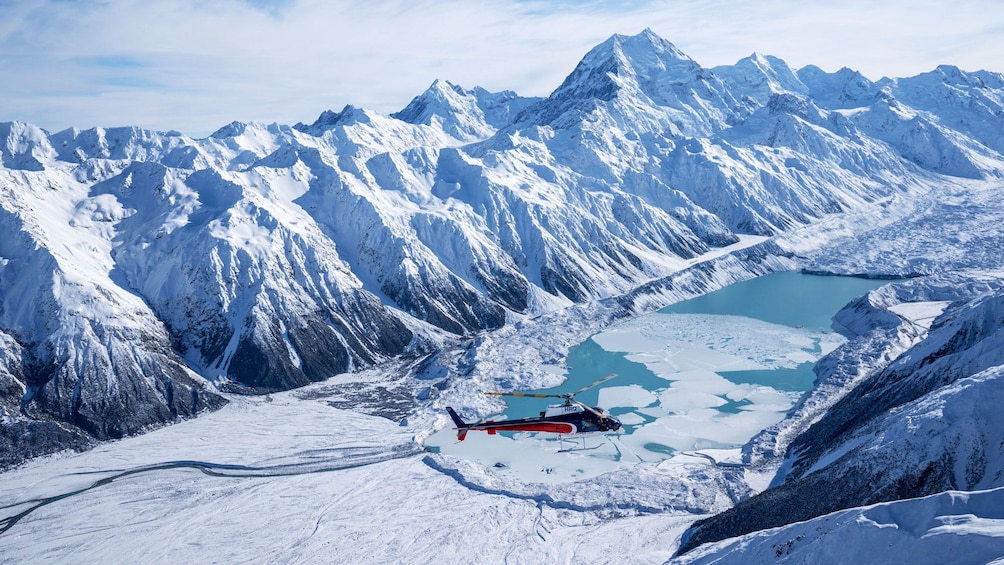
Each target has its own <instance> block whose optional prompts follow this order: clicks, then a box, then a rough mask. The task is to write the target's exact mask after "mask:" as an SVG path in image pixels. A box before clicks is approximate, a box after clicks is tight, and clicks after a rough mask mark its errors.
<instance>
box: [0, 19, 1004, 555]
mask: <svg viewBox="0 0 1004 565" xmlns="http://www.w3.org/2000/svg"><path fill="white" fill-rule="evenodd" d="M1002 112H1004V79H1002V77H1001V75H999V74H995V73H989V72H985V71H980V72H977V73H966V72H963V71H960V70H958V69H955V68H953V67H939V68H938V69H936V70H935V71H932V72H931V73H926V74H923V75H919V76H917V77H912V78H904V79H883V80H882V81H878V82H871V81H868V80H867V79H865V78H864V77H862V76H861V75H859V74H857V73H854V72H853V71H850V70H847V69H843V70H841V71H838V72H837V73H832V74H830V73H824V72H823V71H821V70H819V69H817V68H815V67H806V68H804V69H801V70H798V71H795V70H792V69H789V68H788V67H787V65H785V64H784V62H783V61H780V60H778V59H775V58H772V57H764V56H761V55H753V56H751V57H749V58H748V59H744V60H742V61H740V62H739V63H737V64H736V65H735V66H731V67H716V68H713V69H706V68H702V67H700V66H699V65H698V64H697V63H695V62H694V61H692V60H690V59H689V57H687V56H686V55H684V54H683V53H680V52H679V51H678V50H677V49H676V48H675V47H674V46H672V45H671V44H669V43H668V42H665V41H664V40H662V39H661V38H658V37H657V36H655V35H654V34H652V33H651V32H649V31H646V32H643V33H642V34H639V35H637V36H633V37H626V36H615V37H613V38H611V39H610V40H609V41H607V42H605V43H603V44H601V45H599V46H597V47H596V48H595V49H594V50H592V51H591V52H590V53H589V54H587V55H586V57H585V58H584V59H583V60H582V62H581V63H580V64H579V65H578V67H576V69H575V70H574V71H573V72H572V74H570V75H569V76H568V78H567V79H566V80H565V82H564V83H563V84H562V85H561V86H560V87H559V88H558V89H557V90H555V92H554V93H553V94H552V95H551V96H550V97H548V98H545V99H529V98H522V97H519V96H518V95H516V94H514V93H511V92H503V93H489V92H486V91H484V90H483V89H473V90H465V89H463V88H460V87H457V86H455V85H451V84H449V83H447V82H445V81H437V82H436V83H434V84H433V85H432V86H431V87H430V89H429V90H428V91H427V92H426V93H424V94H422V95H421V96H419V97H416V99H415V100H414V101H413V102H412V103H411V104H410V105H409V106H408V107H406V108H405V109H403V110H402V111H401V112H399V113H397V114H394V115H392V116H383V115H379V114H376V113H373V112H368V111H366V110H361V109H358V108H352V107H347V108H346V109H344V110H343V111H341V112H331V111H328V112H325V113H323V114H322V115H321V116H320V117H319V118H318V120H317V121H316V122H315V123H313V124H310V125H305V124H297V125H296V126H293V127H288V126H282V125H277V124H272V125H265V124H253V123H252V124H243V123H237V122H235V123H233V124H230V125H228V126H226V127H224V128H221V129H220V130H219V131H217V132H216V133H215V134H213V135H212V136H210V137H209V138H206V139H201V140H194V139H190V138H187V137H186V136H183V135H180V134H176V133H171V132H167V133H160V132H149V131H143V130H138V129H129V128H123V129H115V130H105V129H101V128H98V129H94V130H87V131H78V130H67V131H64V132H58V133H49V132H46V131H44V130H41V129H39V128H35V127H34V126H31V125H28V124H22V123H16V122H15V123H11V124H2V125H0V141H3V142H4V144H3V145H0V157H2V167H0V464H3V465H4V466H5V467H8V470H6V471H4V472H3V474H2V475H0V476H2V480H0V562H7V561H10V562H39V561H46V560H54V561H66V560H71V559H72V560H75V561H81V562H98V563H105V562H108V563H110V562H123V561H126V562H167V561H172V562H173V561H179V560H183V561H193V562H204V561H220V562H276V561H282V562H311V563H312V562H331V561H339V562H360V563H369V562H432V561H442V560H450V561H455V562H461V563H494V562H511V563H512V562H515V563H524V562H525V563H536V562H572V561H578V560H581V559H588V560H590V561H594V562H596V561H598V562H611V563H622V562H632V563H635V562H636V563H656V562H664V561H667V560H670V559H671V558H673V556H674V555H675V554H676V553H677V552H678V551H679V550H681V548H683V549H685V550H689V549H692V548H696V549H693V551H692V552H689V553H685V554H683V555H682V556H680V557H679V559H681V560H683V561H687V562H715V561H716V560H718V559H724V560H725V562H749V561H750V560H758V561H759V560H762V561H768V560H779V561H784V560H790V561H793V562H820V561H822V560H824V558H825V560H827V561H830V562H839V561H846V562H859V561H860V557H861V556H862V555H869V556H877V558H878V559H879V560H883V561H891V562H895V561H904V560H907V559H909V560H910V561H912V562H918V563H934V562H942V561H940V559H941V558H943V556H945V555H951V556H952V557H954V558H956V560H957V561H958V562H987V561H991V560H993V559H997V558H1002V557H1004V525H1002V523H1004V522H1002V518H1001V516H1000V511H999V507H1000V505H999V504H997V502H999V500H998V499H999V498H1000V494H999V489H1000V488H1004V471H1002V470H1004V451H1002V449H1004V448H1002V446H1004V443H1002V439H1001V438H1002V437H1004V421H1002V420H1001V416H1000V413H999V406H1000V401H1001V398H1000V396H1001V391H1004V388H1002V387H1001V386H1000V378H999V377H1000V373H1001V369H1000V368H1001V367H1002V366H1004V358H1002V357H1001V353H1000V352H1001V351H1004V343H1001V341H1002V340H1004V336H1002V332H1001V331H1000V329H1001V327H1004V314H1002V313H1004V306H1002V303H1004V298H1002V292H1004V290H1002V288H1004V252H1001V250H1002V249H1004V201H1002V199H1001V198H1000V194H1001V191H1002V189H1004V175H1002V171H1004V155H1002V153H1001V152H1002V151H1004V145H1002V142H1001V140H1002V139H1004V136H1002V135H1001V133H1000V132H1001V131H1002V130H1001V128H1002V127H1004V126H1002V124H1004V118H1002V115H1004V113H1002ZM800 269H803V270H805V271H807V272H813V273H827V274H844V275H866V276H870V277H875V278H881V279H889V280H892V279H902V278H909V280H896V281H895V282H891V283H890V284H888V285H886V286H883V287H882V288H879V289H877V290H874V291H871V292H869V293H867V294H866V295H864V296H861V297H859V298H856V299H854V300H852V301H851V302H850V303H849V304H848V305H847V306H846V307H844V308H843V309H842V310H840V311H839V312H837V313H836V314H835V317H834V328H835V329H836V330H837V331H838V332H839V333H840V339H839V340H832V342H829V341H827V339H828V338H826V337H825V336H821V335H819V334H815V333H812V332H811V331H810V330H806V329H797V328H792V329H788V330H783V331H781V330H778V329H777V328H773V327H771V326H770V325H762V324H757V323H753V322H741V323H738V324H732V325H731V326H729V330H728V331H729V338H730V339H732V338H736V339H735V341H734V342H730V343H731V344H732V346H734V347H735V348H737V349H736V350H731V351H726V350H724V349H723V350H722V351H715V352H711V351H710V350H709V349H703V350H702V349H700V348H698V347H696V346H694V343H698V342H700V341H701V340H704V342H708V341H709V340H717V341H718V342H720V341H722V339H721V338H722V335H721V334H718V333H715V332H714V331H707V326H709V325H722V326H726V325H728V324H726V323H725V322H724V321H722V320H717V319H711V318H704V319H701V320H700V321H697V322H694V323H692V324H691V325H689V326H688V325H687V323H685V322H683V321H681V320H680V319H673V318H671V317H670V318H666V319H662V321H661V322H659V323H658V324H656V323H652V322H643V320H645V319H646V315H650V313H651V312H653V311H655V310H657V309H659V308H661V307H663V306H666V305H668V304H671V303H675V302H679V301H681V300H684V299H687V298H690V297H693V296H698V295H702V294H705V293H707V292H709V291H712V290H715V289H718V288H722V287H726V286H729V285H731V284H733V283H736V282H740V281H744V280H748V279H750V278H753V277H757V276H761V275H764V274H768V273H774V272H781V271H791V270H800ZM688 323H689V322H688ZM646 324H648V325H646ZM659 324H661V326H660V325H659ZM683 330H687V332H685V333H688V335H692V336H700V337H699V338H693V339H695V340H696V341H695V342H694V343H690V344H688V343H685V342H683V341H678V342H673V341H672V339H673V338H671V337H670V336H673V335H678V334H679V332H681V331H683ZM590 336H596V340H597V342H598V343H600V344H601V345H602V346H603V347H605V348H608V349H610V350H613V351H620V352H623V353H625V354H627V355H629V356H631V357H633V358H634V359H636V360H638V362H641V363H644V364H645V365H646V366H648V367H649V368H650V369H651V370H652V371H653V372H655V373H659V374H663V375H665V379H666V380H667V381H671V382H672V385H670V386H669V388H667V389H665V391H662V392H659V393H658V394H654V393H652V392H651V391H649V390H644V389H642V388H638V387H632V386H619V387H618V386H617V384H616V383H615V382H613V383H610V385H609V387H607V388H605V389H604V390H605V392H604V390H601V391H600V394H601V396H600V398H601V399H603V398H604V395H605V401H604V402H603V403H605V404H607V405H608V406H616V407H620V408H625V407H626V408H630V409H632V410H633V412H631V414H634V417H635V418H637V419H636V420H633V421H632V420H631V417H630V415H625V419H626V423H631V422H633V423H631V425H632V426H637V429H633V430H632V431H633V432H634V434H631V435H621V436H616V437H610V438H596V439H593V440H591V441H594V442H599V443H600V444H601V447H599V448H598V449H596V450H594V451H591V452H585V451H584V452H580V453H576V452H572V453H555V452H556V451H557V449H558V447H559V446H558V445H556V442H554V441H544V440H542V439H541V438H536V437H523V438H518V439H519V441H516V440H514V439H512V438H505V437H502V436H499V437H490V436H487V435H484V434H482V435H478V436H475V435H474V433H472V435H471V436H470V437H468V438H467V440H466V441H465V442H464V443H456V442H448V441H445V442H444V441H442V440H443V438H444V437H445V438H446V439H449V437H450V435H451V434H452V433H453V431H452V430H451V429H450V428H451V426H452V423H450V420H449V418H448V417H447V416H446V414H445V412H444V409H445V407H446V406H456V407H458V408H460V407H462V409H463V411H464V413H465V414H466V415H468V416H470V417H486V416H491V415H493V414H497V413H498V412H499V410H500V408H501V405H500V403H499V402H498V401H497V400H495V399H491V398H488V397H486V396H484V395H483V394H482V392H483V391H485V390H530V389H539V388H545V387H552V386H556V385H559V384H560V383H561V381H562V375H563V374H564V373H565V362H566V360H567V355H568V350H569V348H570V347H573V346H576V345H578V344H580V343H582V342H583V341H585V340H586V339H587V338H589V337H590ZM834 337H836V336H834ZM740 338H741V339H740ZM646 340H651V342H652V343H649V342H647V341H646ZM814 340H816V341H818V342H819V351H818V354H816V355H814V356H811V359H808V358H806V357H804V355H805V351H803V350H802V348H803V347H804V346H805V344H806V343H815V342H814ZM824 342H825V343H824ZM782 344H784V347H782V346H781V345H782ZM739 348H742V349H741V351H742V352H743V353H741V354H739V353H737V351H739V350H740V349H739ZM726 353H727V354H729V355H732V357H727V356H726V355H725V354H726ZM751 359H752V360H755V362H753V361H750V360H751ZM817 359H818V363H817V364H816V366H815V373H816V377H817V378H816V382H815V386H814V387H813V388H812V389H811V390H809V391H807V392H806V393H805V394H804V395H799V394H780V395H775V396H770V395H767V394H765V393H764V391H762V390H760V391H755V390H753V389H752V388H750V387H746V388H744V387H743V386H741V385H737V384H735V383H731V382H729V381H728V380H727V379H724V378H722V377H721V376H720V375H718V374H717V373H716V372H715V371H723V370H725V369H728V368H733V369H747V370H748V369H759V368H763V367H767V366H772V364H777V365H781V366H786V365H785V363H788V364H791V363H798V362H802V361H806V360H811V361H816V360H817ZM743 363H746V364H745V365H744V364H743ZM667 367H670V368H671V369H672V370H670V369H667ZM674 371H675V372H674ZM660 372H661V373H660ZM597 376H601V375H597ZM688 379H689V380H688ZM716 379H721V380H716ZM289 389H292V390H289ZM754 393H755V394H754ZM646 395H647V396H646ZM723 397H724V398H726V399H735V400H737V401H742V402H743V403H744V404H743V406H744V407H745V408H740V409H739V410H738V411H737V412H735V413H734V414H718V413H712V412H714V410H712V409H713V408H715V407H716V406H718V403H719V401H721V399H722V398H723ZM716 399H718V400H716ZM656 400H658V404H656V403H655V401H656ZM702 402H703V404H702ZM764 407H771V408H770V410H769V411H770V414H768V410H766V409H764ZM646 409H647V410H648V412H645V410H646ZM656 410H657V411H656ZM688 410H689V411H690V412H688ZM708 410H711V412H709V411H708ZM653 414H654V416H653ZM699 416H700V417H699ZM649 417H651V418H653V420H652V421H651V422H649V421H648V420H647V419H646V418H649ZM701 418H703V419H701ZM166 423H170V424H171V425H168V426H166V427H161V426H163V425H164V424H166ZM643 424H644V425H643ZM649 424H651V425H649ZM660 428H662V429H664V432H663V431H660ZM764 428H765V429H764ZM698 429H700V431H701V433H702V434H704V435H700V434H697V433H691V432H693V431H694V430H698ZM640 430H645V431H644V433H641V432H640ZM684 432H686V433H684ZM635 434H639V435H638V436H637V437H634V435H635ZM688 434H689V435H688ZM709 439H711V440H714V441H713V442H712V443H706V444H705V443H696V442H698V441H699V440H700V441H707V440H709ZM520 442H522V443H520ZM513 443H515V444H518V445H515V446H513V445H510V444H513ZM651 445H662V446H666V447H668V448H669V449H668V451H666V452H665V453H664V454H663V455H661V456H655V455H654V454H656V453H657V452H655V451H651V449H650V448H649V447H646V446H651ZM432 446H435V447H436V449H430V448H431V447H432ZM706 446H711V447H713V448H711V449H701V448H702V447H706ZM723 446H724V447H723ZM74 450H80V451H81V452H79V453H78V452H75V451H74ZM646 451H647V452H648V453H646ZM625 453H634V454H635V455H636V457H634V458H631V457H624V456H623V455H624V454H625ZM650 454H653V455H650ZM615 455H616V456H615ZM499 462H501V463H503V465H501V466H499V467H495V466H494V464H493V463H499ZM698 521H700V522H698ZM796 521H797V522H800V523H798V524H794V525H792V522H796ZM695 522H696V523H697V524H696V525H695ZM768 528H773V529H768ZM722 540H725V541H722ZM704 543H707V544H708V545H700V544H704ZM698 546H699V547H698ZM851 547H853V548H854V551H850V548H851ZM835 548H836V549H835ZM867 548H871V549H873V550H878V549H882V550H883V551H885V553H881V554H876V553H867ZM841 549H843V550H844V551H843V552H841V551H840V550H841ZM855 552H858V553H855ZM730 560H731V561H730Z"/></svg>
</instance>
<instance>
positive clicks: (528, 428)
mask: <svg viewBox="0 0 1004 565" xmlns="http://www.w3.org/2000/svg"><path fill="white" fill-rule="evenodd" d="M616 376H617V374H616V373H614V374H611V375H607V376H606V377H603V378H602V379H600V380H598V381H596V382H594V383H592V384H590V385H588V386H585V387H583V388H580V389H579V390H577V391H575V392H570V393H565V394H533V393H527V392H486V393H485V394H487V395H489V396H521V397H529V398H561V399H563V400H564V402H563V403H561V404H551V405H549V406H548V407H547V409H546V410H544V411H542V412H541V413H540V416H537V417H532V418H520V419H516V420H499V421H492V420H487V421H484V422H470V423H468V422H464V421H463V419H461V418H460V416H459V415H458V414H457V413H456V412H455V411H454V410H453V408H451V407H449V406H447V407H446V411H447V412H449V413H450V418H452V419H453V423H454V424H456V426H457V440H458V441H464V438H466V437H467V432H469V431H471V430H482V431H486V432H488V435H495V434H496V433H498V432H499V431H503V432H547V433H552V434H558V435H559V437H560V436H567V435H573V434H586V433H591V432H615V431H617V430H619V429H620V427H621V421H620V420H618V419H617V418H615V417H613V416H611V415H610V414H608V413H606V412H604V411H603V409H602V408H597V407H593V406H587V405H585V404H583V403H581V402H579V401H578V400H575V395H577V394H580V393H582V392H585V391H587V390H589V389H591V388H593V387H595V386H597V385H600V384H603V383H605V382H607V381H609V380H610V379H612V378H614V377H616Z"/></svg>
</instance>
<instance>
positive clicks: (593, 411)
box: [572, 398, 606, 420]
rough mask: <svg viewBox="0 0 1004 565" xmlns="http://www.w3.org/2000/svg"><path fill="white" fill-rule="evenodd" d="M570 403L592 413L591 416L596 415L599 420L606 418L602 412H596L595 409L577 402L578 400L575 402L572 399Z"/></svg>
mask: <svg viewBox="0 0 1004 565" xmlns="http://www.w3.org/2000/svg"><path fill="white" fill-rule="evenodd" d="M572 402H574V403H576V404H578V405H579V406H581V407H583V408H584V409H586V410H588V411H590V412H592V413H593V414H595V415H596V417H597V418H600V419H601V420H602V419H603V418H606V416H605V415H604V414H603V413H602V412H599V411H597V410H596V409H595V408H593V407H592V406H589V405H588V404H583V403H581V402H579V401H578V400H575V399H574V398H573V399H572Z"/></svg>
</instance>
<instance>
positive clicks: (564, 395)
mask: <svg viewBox="0 0 1004 565" xmlns="http://www.w3.org/2000/svg"><path fill="white" fill-rule="evenodd" d="M485 394H487V395H488V396H521V397H526V398H565V397H566V396H568V395H566V394H531V393H529V392H486V393H485Z"/></svg>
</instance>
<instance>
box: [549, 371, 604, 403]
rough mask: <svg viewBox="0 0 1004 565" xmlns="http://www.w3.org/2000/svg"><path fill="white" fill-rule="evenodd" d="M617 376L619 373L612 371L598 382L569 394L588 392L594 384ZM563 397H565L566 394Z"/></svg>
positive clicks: (599, 383)
mask: <svg viewBox="0 0 1004 565" xmlns="http://www.w3.org/2000/svg"><path fill="white" fill-rule="evenodd" d="M616 376H617V373H610V374H609V375H607V376H605V377H603V378H602V379H600V380H598V381H596V382H594V383H592V384H589V385H586V386H584V387H582V388H580V389H579V390H577V391H575V392H573V393H571V394H568V395H567V396H575V395H576V394H579V393H581V392H586V391H587V390H589V389H591V388H593V387H594V386H596V385H601V384H603V383H605V382H607V381H609V380H610V379H612V378H614V377H616ZM562 398H564V396H563V397H562Z"/></svg>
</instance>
